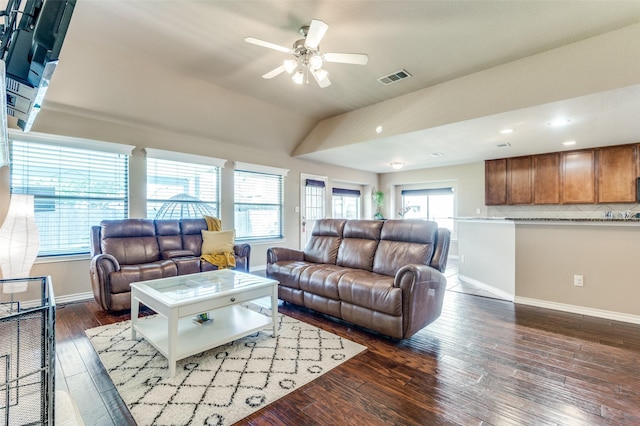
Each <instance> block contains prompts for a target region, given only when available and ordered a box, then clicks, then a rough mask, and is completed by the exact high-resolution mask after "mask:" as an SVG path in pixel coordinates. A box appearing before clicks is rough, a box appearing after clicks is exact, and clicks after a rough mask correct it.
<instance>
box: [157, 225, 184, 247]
mask: <svg viewBox="0 0 640 426" xmlns="http://www.w3.org/2000/svg"><path fill="white" fill-rule="evenodd" d="M154 224H155V226H156V236H157V238H158V246H159V247H160V252H165V251H172V250H181V249H182V236H181V235H180V222H179V221H177V220H155V221H154Z"/></svg>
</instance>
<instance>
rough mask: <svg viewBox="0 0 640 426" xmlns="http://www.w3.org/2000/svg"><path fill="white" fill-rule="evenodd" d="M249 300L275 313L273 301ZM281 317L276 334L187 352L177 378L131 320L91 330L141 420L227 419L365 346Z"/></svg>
mask: <svg viewBox="0 0 640 426" xmlns="http://www.w3.org/2000/svg"><path fill="white" fill-rule="evenodd" d="M250 308H251V309H254V310H257V311H259V312H261V313H263V314H265V315H270V311H269V310H268V309H265V308H259V307H256V306H254V305H251V306H250ZM278 318H279V322H280V324H279V328H278V338H277V339H274V338H273V337H271V332H270V330H269V329H266V330H265V331H263V332H259V333H256V334H253V335H251V336H248V337H245V338H243V339H239V340H236V341H234V342H231V343H229V344H227V345H223V346H220V347H218V348H215V349H211V350H209V351H207V352H204V353H202V354H199V355H194V356H192V357H189V358H185V359H183V360H181V361H178V365H177V373H176V375H175V377H173V378H167V377H166V374H167V361H166V358H164V357H163V356H162V355H161V354H159V353H158V352H157V351H156V350H155V348H154V347H153V346H151V345H150V344H148V343H147V342H146V341H145V340H144V339H142V340H140V341H135V340H131V328H130V322H129V321H125V322H120V323H116V324H111V325H106V326H102V327H97V328H92V329H90V330H87V331H86V334H87V336H88V337H89V340H90V341H91V344H92V345H93V347H94V348H95V350H96V352H97V353H98V355H99V357H100V360H101V361H102V364H103V365H104V367H105V368H106V370H107V371H108V372H109V376H110V377H111V380H113V383H114V384H115V386H116V388H117V389H118V392H119V393H120V396H121V397H122V399H123V400H124V401H125V403H126V404H127V406H128V407H129V410H130V411H131V414H132V415H133V417H134V419H135V420H136V422H137V423H138V425H169V424H171V425H188V424H198V425H202V424H207V425H227V424H232V423H234V422H237V421H238V420H241V419H242V418H244V417H246V416H248V415H249V414H251V413H253V412H254V411H257V410H259V409H261V408H263V407H265V406H266V405H268V404H270V403H272V402H274V401H275V400H277V399H278V398H281V397H283V396H284V395H286V394H288V393H290V392H292V391H294V390H295V389H298V388H299V387H301V386H303V385H304V384H306V383H309V382H310V381H312V380H314V379H316V378H318V377H319V376H321V375H322V374H324V373H326V372H327V371H329V370H331V369H332V368H334V367H336V366H338V365H340V364H341V363H343V362H345V361H346V360H348V359H349V358H351V357H353V356H355V355H357V354H358V353H360V352H362V351H363V350H365V349H366V347H364V346H362V345H359V344H357V343H355V342H352V341H350V340H347V339H343V338H341V337H339V336H336V335H334V334H331V333H328V332H326V331H323V330H321V329H319V328H317V327H314V326H311V325H309V324H306V323H304V322H301V321H298V320H296V319H293V318H290V317H287V316H285V315H282V314H281V315H279V317H278ZM141 320H144V318H143V319H141Z"/></svg>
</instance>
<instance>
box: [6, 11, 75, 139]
mask: <svg viewBox="0 0 640 426" xmlns="http://www.w3.org/2000/svg"><path fill="white" fill-rule="evenodd" d="M21 3H22V1H21V0H9V1H8V2H7V8H6V9H5V10H4V12H2V13H1V15H2V16H3V17H4V24H3V25H2V26H1V30H2V35H1V36H0V53H1V54H2V60H4V62H5V68H6V90H7V96H6V97H7V114H8V115H11V116H13V117H16V118H17V119H18V126H19V127H20V128H21V129H22V130H24V131H25V132H26V131H29V130H30V129H31V126H32V125H33V121H34V120H35V117H36V115H37V114H38V111H39V110H40V107H41V105H42V101H43V99H44V95H45V93H46V90H47V87H48V86H49V81H50V80H51V77H52V75H53V72H54V71H55V68H56V66H57V64H58V57H59V56H60V50H61V49H62V43H63V41H64V38H65V36H66V34H67V29H68V28H69V22H70V21H71V15H72V14H73V9H74V7H75V4H76V0H27V1H26V2H25V3H24V5H22V4H21ZM21 6H23V7H21Z"/></svg>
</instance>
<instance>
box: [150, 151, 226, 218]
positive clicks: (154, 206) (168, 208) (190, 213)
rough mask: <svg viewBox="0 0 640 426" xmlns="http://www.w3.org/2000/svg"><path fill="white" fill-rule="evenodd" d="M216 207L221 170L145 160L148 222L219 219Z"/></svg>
mask: <svg viewBox="0 0 640 426" xmlns="http://www.w3.org/2000/svg"><path fill="white" fill-rule="evenodd" d="M204 158H206V157H204ZM219 205H220V167H217V166H215V165H211V164H209V165H206V164H201V163H190V162H182V161H171V160H166V159H162V158H153V157H147V218H150V219H180V218H201V217H203V216H205V215H207V216H214V217H219V211H220V210H219Z"/></svg>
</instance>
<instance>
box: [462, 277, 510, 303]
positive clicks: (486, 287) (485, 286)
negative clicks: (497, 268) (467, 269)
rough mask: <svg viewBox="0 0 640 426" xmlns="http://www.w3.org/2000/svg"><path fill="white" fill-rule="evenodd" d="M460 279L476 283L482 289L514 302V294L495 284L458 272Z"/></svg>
mask: <svg viewBox="0 0 640 426" xmlns="http://www.w3.org/2000/svg"><path fill="white" fill-rule="evenodd" d="M458 279H459V280H460V281H464V282H466V283H469V284H473V285H476V286H478V287H480V288H481V289H483V290H486V291H488V292H489V293H493V294H495V295H496V296H498V297H500V298H501V299H505V300H508V301H510V302H513V299H514V295H513V294H511V293H509V292H506V291H504V290H501V289H499V288H496V287H493V286H491V285H489V284H487V283H484V282H482V281H478V280H476V279H474V278H470V277H467V276H466V275H461V274H458Z"/></svg>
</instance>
